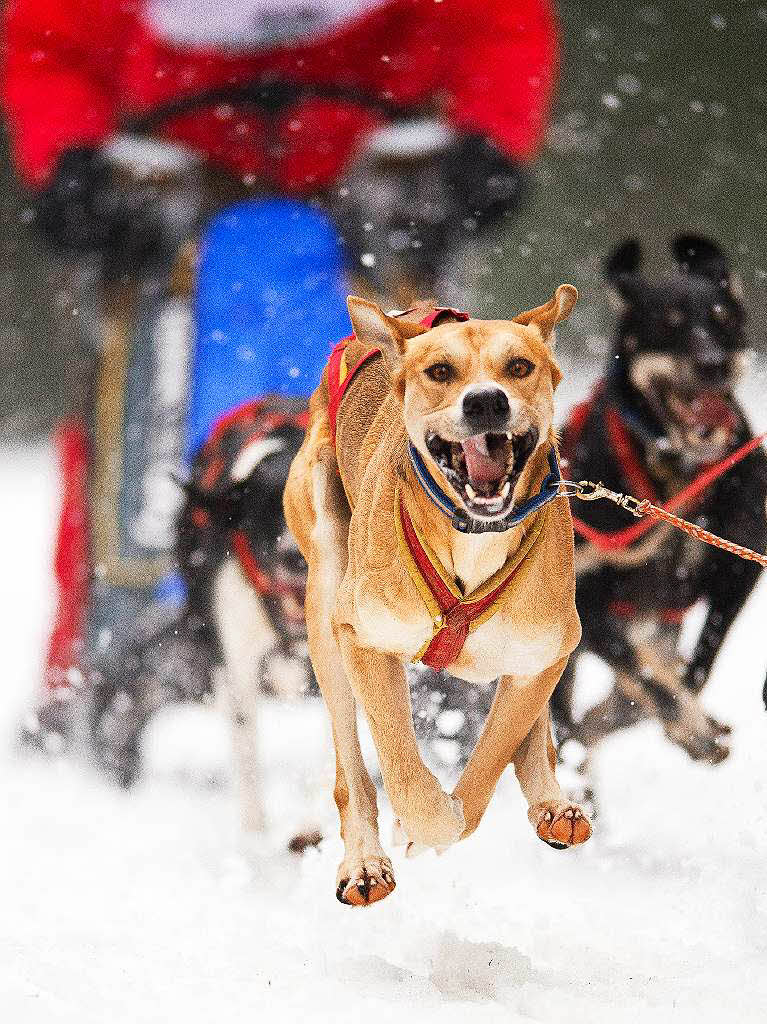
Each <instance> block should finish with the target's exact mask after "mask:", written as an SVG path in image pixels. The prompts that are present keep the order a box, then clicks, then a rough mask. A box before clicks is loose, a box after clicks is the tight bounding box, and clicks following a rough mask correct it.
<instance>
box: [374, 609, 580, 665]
mask: <svg viewBox="0 0 767 1024" xmlns="http://www.w3.org/2000/svg"><path fill="white" fill-rule="evenodd" d="M356 605H357V615H356V622H355V629H356V632H357V635H358V637H359V639H360V641H361V642H362V643H363V644H364V645H366V646H369V647H372V648H374V649H375V650H380V651H385V652H387V653H393V654H397V655H399V656H400V657H401V658H402V660H403V661H405V662H410V661H413V660H414V659H415V658H416V657H417V656H418V654H419V652H422V651H423V649H424V647H425V646H426V645H427V644H428V643H429V642H430V641H431V640H432V638H433V637H434V636H435V635H436V632H437V630H438V628H439V627H438V626H437V624H436V623H435V622H434V621H433V620H432V618H431V616H430V615H429V612H428V610H427V609H426V606H425V605H423V604H421V606H420V607H419V606H417V605H414V604H413V603H412V602H405V601H401V602H396V601H392V602H389V601H385V600H382V599H381V597H380V596H378V595H374V594H372V593H367V594H366V593H365V592H364V591H363V592H362V593H358V597H357V601H356ZM561 646H562V630H561V627H559V626H558V625H552V624H550V623H548V624H545V625H544V624H537V625H531V624H530V623H525V624H517V623H515V621H514V616H513V615H509V614H506V613H502V612H500V611H499V612H497V613H496V614H494V615H492V616H491V617H490V618H488V619H487V620H486V621H484V622H482V623H481V624H480V625H478V626H477V627H476V629H473V630H471V631H470V632H469V633H468V636H467V637H466V639H465V641H464V644H463V646H462V648H461V649H460V651H458V652H457V654H456V656H455V659H454V660H453V661H452V662H450V663H449V664H447V665H446V666H445V669H446V671H448V672H450V673H451V674H452V675H455V676H458V677H459V678H461V679H466V680H467V681H469V682H473V683H490V682H492V681H493V680H495V679H498V678H499V676H502V675H512V676H515V677H518V678H530V677H532V676H536V675H538V674H539V673H540V672H542V671H543V670H544V669H546V668H548V667H549V666H550V665H551V664H553V663H554V662H555V661H556V660H557V658H558V656H559V652H560V649H561Z"/></svg>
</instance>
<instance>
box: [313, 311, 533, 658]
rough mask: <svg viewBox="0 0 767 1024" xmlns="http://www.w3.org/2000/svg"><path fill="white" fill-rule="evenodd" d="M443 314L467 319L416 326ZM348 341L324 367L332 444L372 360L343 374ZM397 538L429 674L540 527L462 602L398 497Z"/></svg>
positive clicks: (489, 607)
mask: <svg viewBox="0 0 767 1024" xmlns="http://www.w3.org/2000/svg"><path fill="white" fill-rule="evenodd" d="M445 313H449V314H452V315H453V316H454V317H456V318H457V319H459V320H468V319H469V315H468V313H463V312H460V311H459V310H455V309H437V310H435V311H434V312H433V313H431V314H429V316H428V317H426V318H425V319H424V320H422V321H421V324H422V326H424V327H433V326H435V322H436V321H437V320H438V319H439V318H440V317H441V316H442V315H444V314H445ZM353 338H354V335H351V336H350V337H348V338H343V339H342V340H341V341H339V343H338V344H337V345H336V347H335V348H334V349H333V352H332V354H331V356H330V360H329V362H328V419H329V420H330V430H331V435H332V437H333V443H334V444H335V440H336V421H337V418H338V410H339V408H340V405H341V401H342V399H343V397H344V394H345V393H346V389H347V388H348V387H349V385H350V384H351V382H352V380H353V379H354V377H355V375H356V374H357V373H358V371H359V370H360V369H361V368H362V367H363V366H364V365H365V364H366V363H367V362H368V361H369V360H371V359H373V358H374V357H375V356H377V355H380V352H381V350H380V349H378V348H374V349H371V350H370V351H369V352H366V353H365V354H364V355H363V356H362V358H361V359H359V360H358V361H357V362H356V363H355V365H354V366H353V367H352V368H351V369H349V368H348V367H347V365H346V349H347V346H348V344H349V342H350V341H351V340H352V339H353ZM398 507H399V516H398V519H397V524H396V525H397V536H398V541H399V545H400V552H401V554H402V555H403V558H404V560H405V563H406V565H407V568H408V571H409V573H410V576H411V578H412V580H413V582H414V583H415V585H416V587H417V588H418V591H419V593H420V595H421V597H422V598H423V600H424V603H425V604H426V607H427V608H428V609H429V613H430V615H431V617H432V622H433V624H434V633H433V635H432V636H431V638H430V639H429V640H427V642H426V643H425V644H424V645H423V647H422V648H421V650H420V651H419V652H418V653H417V654H416V656H415V657H414V658H413V661H421V662H423V663H424V664H425V665H428V666H429V668H432V669H434V670H435V671H437V672H438V671H441V670H442V669H445V668H447V667H448V665H450V664H452V663H453V662H454V661H455V660H456V658H457V657H458V656H459V654H460V653H461V651H462V650H463V646H464V644H465V643H466V638H467V637H468V635H469V633H470V632H472V631H473V630H474V629H476V628H477V627H479V626H480V625H482V623H483V622H485V621H486V620H487V619H489V618H490V617H491V616H492V615H493V614H494V613H495V611H496V608H497V606H498V604H499V602H500V600H501V597H502V595H503V593H504V591H505V590H506V588H507V587H508V586H509V584H510V583H511V581H512V580H513V578H514V576H515V575H516V572H517V569H518V568H519V566H520V564H521V563H522V560H523V559H524V557H525V555H526V554H527V553H528V551H529V550H530V548H531V547H532V545H533V543H534V542H535V541H536V540H537V538H538V535H539V533H540V530H541V527H542V522H539V524H538V525H537V527H534V528H533V529H532V530H531V531H530V533H529V534H528V535H527V536H526V538H525V541H524V543H523V546H522V548H520V550H519V551H518V552H517V553H516V554H515V556H514V558H513V559H511V560H510V561H509V562H508V563H507V564H506V565H504V566H503V567H502V568H501V569H500V570H499V572H497V573H496V574H495V575H494V576H493V577H492V578H491V579H490V580H488V581H487V583H485V584H484V585H483V586H482V587H480V588H479V590H477V591H476V592H475V593H474V594H472V596H471V597H470V598H468V599H464V598H463V595H462V594H461V592H460V591H459V590H458V588H457V586H456V585H455V583H454V581H452V580H450V579H449V577H448V575H447V573H446V572H445V570H444V568H443V567H442V566H441V565H440V563H439V559H438V558H437V556H436V555H435V554H434V552H433V551H431V550H430V549H429V547H428V544H427V543H426V541H425V540H424V539H423V538H421V537H420V536H419V534H418V531H417V529H416V528H415V526H414V525H413V522H412V520H411V518H410V515H409V514H408V511H407V509H406V508H405V503H404V501H402V499H401V497H400V499H399V502H398Z"/></svg>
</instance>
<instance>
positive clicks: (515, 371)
mask: <svg viewBox="0 0 767 1024" xmlns="http://www.w3.org/2000/svg"><path fill="white" fill-rule="evenodd" d="M532 372H533V364H532V363H531V362H530V360H529V359H522V358H521V357H520V358H519V359H512V360H511V362H510V363H509V366H508V373H509V376H510V377H516V378H517V379H519V378H520V377H529V376H530V374H531V373H532Z"/></svg>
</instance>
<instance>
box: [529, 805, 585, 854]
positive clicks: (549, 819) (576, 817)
mask: <svg viewBox="0 0 767 1024" xmlns="http://www.w3.org/2000/svg"><path fill="white" fill-rule="evenodd" d="M531 820H532V822H533V824H534V825H535V832H536V835H537V836H538V838H539V839H542V840H543V842H544V843H547V844H548V845H549V846H551V847H553V848H554V849H555V850H566V849H568V848H569V847H571V846H578V845H579V844H580V843H585V842H586V840H587V839H590V838H591V823H590V821H589V819H588V818H587V817H586V815H585V814H584V813H583V811H582V810H581V808H580V807H579V806H578V805H577V804H572V803H560V804H558V803H550V804H544V805H541V806H539V807H537V808H535V809H534V811H531Z"/></svg>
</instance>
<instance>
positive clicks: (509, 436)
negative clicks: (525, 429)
mask: <svg viewBox="0 0 767 1024" xmlns="http://www.w3.org/2000/svg"><path fill="white" fill-rule="evenodd" d="M512 437H514V435H513V434H511V433H509V431H508V430H507V431H506V440H507V441H510V440H511V439H512Z"/></svg>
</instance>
